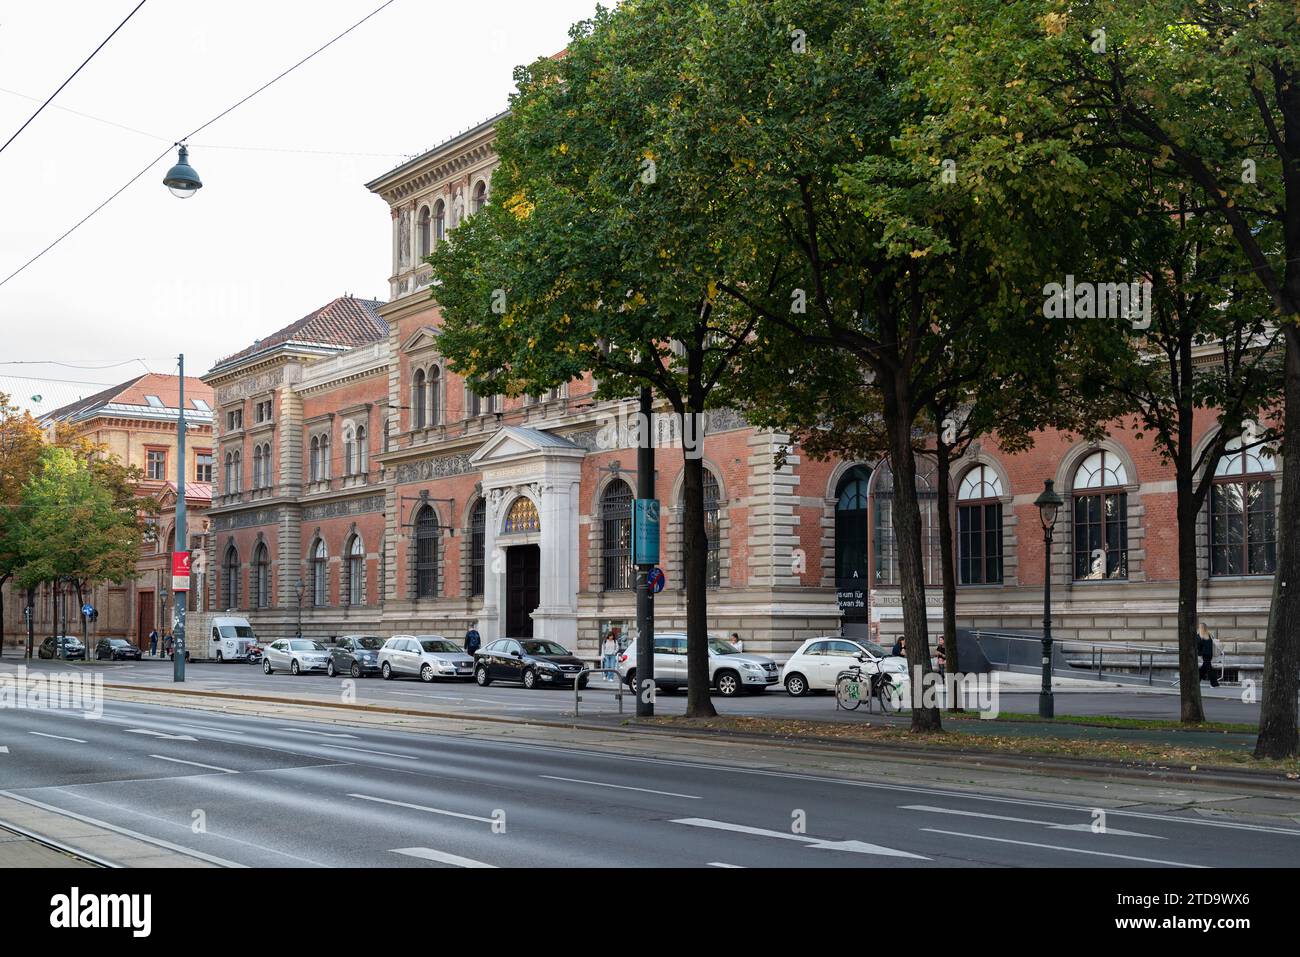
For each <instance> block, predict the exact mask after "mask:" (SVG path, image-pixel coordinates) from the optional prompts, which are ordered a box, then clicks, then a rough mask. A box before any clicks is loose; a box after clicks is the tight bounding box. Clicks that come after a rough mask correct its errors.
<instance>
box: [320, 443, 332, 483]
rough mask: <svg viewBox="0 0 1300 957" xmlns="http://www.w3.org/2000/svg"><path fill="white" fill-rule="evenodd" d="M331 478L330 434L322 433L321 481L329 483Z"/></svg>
mask: <svg viewBox="0 0 1300 957" xmlns="http://www.w3.org/2000/svg"><path fill="white" fill-rule="evenodd" d="M329 477H330V434H329V433H328V432H323V433H321V437H320V481H322V482H326V481H329Z"/></svg>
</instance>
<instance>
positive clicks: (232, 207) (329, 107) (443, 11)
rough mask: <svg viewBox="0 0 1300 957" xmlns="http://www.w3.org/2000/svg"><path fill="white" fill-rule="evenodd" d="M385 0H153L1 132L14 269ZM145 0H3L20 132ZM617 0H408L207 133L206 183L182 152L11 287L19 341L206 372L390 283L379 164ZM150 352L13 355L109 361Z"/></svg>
mask: <svg viewBox="0 0 1300 957" xmlns="http://www.w3.org/2000/svg"><path fill="white" fill-rule="evenodd" d="M380 2H382V0H222V2H220V3H196V2H193V0H147V2H146V3H145V5H144V7H143V8H141V10H140V11H139V12H138V13H137V14H136V15H135V16H134V17H133V18H132V19H131V21H130V22H129V23H127V25H126V26H125V27H123V28H122V29H121V30H120V31H119V32H118V34H117V35H116V36H115V37H113V39H112V40H111V41H109V43H108V45H107V46H105V47H104V49H103V50H101V51H100V52H99V54H98V55H97V56H96V57H95V58H94V59H93V60H91V62H90V64H89V65H88V66H87V67H86V68H85V69H84V70H82V72H81V73H80V74H79V75H78V76H77V78H76V79H74V80H73V81H72V82H71V83H70V84H69V85H68V86H67V87H66V88H65V89H64V90H63V92H62V93H60V94H59V96H58V97H57V98H56V99H55V100H54V102H53V103H52V104H51V105H50V106H49V107H47V108H46V109H45V111H44V112H43V113H41V115H40V116H39V117H37V118H36V120H35V121H34V122H33V123H32V124H31V125H30V126H29V127H28V128H27V129H26V130H25V131H24V132H23V134H22V135H21V136H19V137H18V139H16V140H15V141H14V142H13V143H12V144H11V145H10V146H9V147H8V149H6V150H5V151H4V152H3V153H0V279H3V278H4V277H5V276H7V275H8V274H9V273H11V272H12V271H13V270H14V269H16V268H17V267H18V266H20V265H21V264H22V263H23V262H25V261H26V260H27V259H29V258H30V257H31V256H32V255H34V254H35V253H37V252H38V251H39V250H40V249H41V248H42V247H44V246H45V245H46V244H47V243H49V242H50V241H51V240H53V239H54V238H55V237H57V236H58V235H59V234H60V233H62V232H63V231H64V230H65V229H67V228H68V227H69V226H71V225H72V224H73V223H75V222H76V221H77V220H78V219H80V218H81V217H82V216H84V215H85V214H86V213H88V212H89V211H90V210H91V209H93V208H94V207H95V206H96V205H98V204H99V203H100V202H102V201H103V200H104V199H105V198H106V197H108V196H109V195H110V194H111V193H112V192H113V191H114V190H115V189H117V188H118V187H119V186H121V185H122V184H123V183H124V182H126V180H128V179H129V178H130V177H131V176H132V175H134V174H135V173H136V172H137V171H138V170H139V169H140V168H141V167H143V166H144V165H145V163H147V162H148V161H149V159H150V158H151V157H153V156H156V155H157V154H158V153H160V152H161V151H162V150H163V148H164V147H166V146H167V144H168V143H169V142H172V141H175V140H176V139H178V138H179V137H181V136H183V135H185V134H187V133H188V132H189V131H190V130H192V129H194V128H196V127H197V126H199V125H200V124H202V123H204V122H206V121H207V120H208V119H210V118H211V117H212V116H214V115H215V114H216V113H218V112H220V111H221V110H223V109H225V108H226V107H228V106H230V105H231V104H232V103H234V102H235V101H237V100H238V99H240V98H241V97H243V96H245V95H246V94H247V93H249V92H251V91H252V90H253V89H255V88H256V87H258V86H260V85H261V84H262V83H264V82H266V81H267V80H269V79H270V78H271V77H273V76H275V75H276V74H278V73H280V72H281V71H282V70H284V69H285V68H286V67H288V66H290V65H291V64H292V63H294V62H296V61H297V60H299V59H301V58H302V57H303V56H306V55H307V54H308V53H310V52H311V51H312V50H314V49H316V48H317V47H318V46H320V45H321V44H322V43H324V42H325V41H327V40H328V39H330V38H331V37H333V36H335V35H336V34H338V33H340V32H341V31H342V30H344V29H345V28H346V27H348V26H349V25H351V24H352V23H354V22H355V21H357V20H359V19H360V18H361V17H363V16H364V15H365V14H367V13H369V12H370V11H371V10H373V9H374V8H376V7H378V6H379V4H380ZM135 3H136V0H77V2H63V0H40V2H35V0H0V143H3V142H4V141H5V140H6V139H8V138H9V136H10V134H12V133H13V131H14V130H16V129H17V128H18V127H19V126H20V125H21V124H22V122H23V121H24V120H25V119H26V118H27V117H28V116H30V115H31V113H32V111H33V110H35V108H36V107H37V106H38V105H39V102H40V101H41V100H44V99H45V97H47V96H48V95H49V94H50V93H51V92H53V90H54V89H55V88H57V87H58V85H59V84H60V83H61V82H63V80H64V79H65V78H66V77H67V76H68V74H70V73H71V72H72V71H73V70H74V69H75V68H76V67H77V65H78V64H79V63H80V62H81V61H82V60H83V59H85V57H86V56H87V54H89V53H90V51H91V50H93V49H94V48H95V46H96V45H97V44H98V43H99V42H100V41H101V40H102V39H103V38H104V37H105V36H107V35H108V33H109V32H110V31H111V30H112V29H113V27H114V26H115V25H117V23H118V22H119V21H120V20H121V19H122V18H123V17H124V16H126V14H127V13H128V12H129V11H130V10H131V8H132V7H133V6H134V5H135ZM595 6H596V3H595V0H475V2H473V3H451V2H443V0H395V2H394V3H393V4H392V5H391V6H389V7H388V8H387V9H385V10H384V11H383V12H381V13H379V14H378V15H376V16H375V17H374V18H372V19H371V20H369V21H367V22H366V23H365V24H363V25H362V26H360V27H358V28H357V29H356V30H355V31H353V32H352V33H351V34H349V35H348V36H346V37H344V38H343V39H342V40H340V41H339V42H338V43H336V44H335V45H334V46H332V47H330V48H329V49H328V50H326V51H324V52H323V53H321V54H320V55H319V56H317V57H316V58H314V59H313V60H311V61H310V62H308V63H307V64H305V65H303V66H302V67H300V68H299V69H298V70H296V71H295V72H294V73H292V74H290V75H289V76H287V77H285V78H284V79H283V80H281V81H280V82H279V83H277V84H275V85H274V86H272V87H271V88H270V89H268V90H266V91H265V92H263V93H261V94H259V95H258V96H256V97H254V98H253V99H252V100H250V101H249V102H248V103H246V104H245V105H243V106H242V107H240V108H239V109H238V110H236V111H234V112H233V113H231V114H230V115H229V116H227V117H226V118H224V119H222V120H220V121H219V122H217V123H216V124H214V125H213V126H211V127H209V128H208V129H207V130H205V131H204V132H203V133H201V134H200V135H198V136H196V137H195V138H194V139H192V140H191V141H190V162H191V164H192V165H193V166H194V167H195V169H197V170H198V173H199V175H200V177H201V178H202V180H203V184H204V186H203V189H202V190H200V191H199V193H198V194H197V195H196V196H194V197H193V198H191V199H188V200H178V199H175V198H173V197H172V196H171V194H170V193H169V192H168V191H167V189H166V188H165V187H164V186H163V185H162V182H161V180H162V176H163V174H164V173H165V172H166V170H167V168H168V167H169V166H170V165H171V163H172V162H174V160H173V159H172V158H171V157H168V158H166V159H164V160H163V161H161V162H159V163H158V165H157V166H156V167H155V168H153V169H151V170H150V171H149V172H148V173H146V174H145V175H144V176H143V177H141V179H140V180H138V181H137V182H136V183H135V184H134V185H133V186H131V187H130V188H129V189H128V190H127V191H126V192H124V193H123V194H122V195H121V196H119V197H118V198H117V199H115V200H114V201H113V202H112V203H110V204H109V205H108V206H107V207H105V208H104V209H103V210H102V211H101V212H100V213H99V214H98V215H96V216H95V217H94V218H92V219H91V220H90V221H89V222H87V223H86V224H85V225H84V226H82V227H81V228H80V229H78V230H77V231H76V232H75V233H73V234H72V235H71V236H69V237H68V238H67V239H65V240H64V241H63V242H62V243H61V244H60V245H59V246H57V247H55V248H54V249H53V250H52V251H50V252H49V253H47V254H46V255H45V256H44V258H42V259H41V260H39V261H38V262H36V263H35V264H33V265H32V266H30V267H28V269H27V270H26V271H25V272H24V273H23V274H22V275H20V276H18V277H17V278H15V279H13V280H12V281H10V282H9V283H8V284H6V285H4V286H0V363H4V362H12V361H14V360H23V361H31V360H58V361H60V362H64V363H69V364H72V365H90V366H96V365H98V366H104V365H106V364H108V363H112V362H117V361H122V360H129V359H135V358H143V359H145V360H146V362H147V364H148V367H149V368H150V369H151V370H152V371H155V372H166V371H171V370H173V369H174V363H173V362H170V361H169V360H168V358H167V357H169V356H174V355H175V354H177V353H179V352H184V353H185V355H186V371H187V372H189V373H191V374H202V373H203V372H206V371H207V369H208V368H210V367H211V365H212V364H213V362H215V361H216V360H217V359H219V358H221V357H222V356H225V355H228V354H229V353H232V352H235V351H237V350H239V349H241V348H243V347H244V346H246V345H248V344H249V343H251V342H252V341H253V340H254V339H256V338H258V337H260V336H263V335H265V334H267V333H269V332H272V331H274V330H275V329H278V328H280V327H281V326H284V325H287V324H288V323H290V322H292V321H294V320H295V319H298V318H300V317H301V316H303V315H305V314H307V313H308V312H310V311H312V310H313V309H315V308H317V307H318V306H321V305H323V304H324V303H326V302H328V301H330V300H331V299H333V298H334V297H336V296H339V295H342V294H343V293H345V292H350V293H352V294H354V295H359V296H368V297H375V298H379V299H387V298H388V282H387V280H388V276H389V271H390V268H391V263H390V249H391V246H390V237H391V226H390V220H389V214H388V208H387V206H386V205H385V204H384V202H383V201H382V200H381V199H379V198H378V197H377V196H374V195H372V194H371V193H370V192H369V191H367V190H366V189H365V187H364V185H363V184H364V183H365V182H366V181H367V180H370V179H372V178H374V177H376V176H378V175H379V174H381V173H383V172H385V171H387V170H389V169H391V168H392V167H393V166H395V165H397V164H398V163H400V162H402V161H403V160H404V159H405V158H407V157H409V156H412V155H415V154H418V153H421V152H423V151H424V150H426V149H428V148H429V147H431V146H434V145H436V144H437V143H439V142H441V141H442V140H444V139H447V138H448V137H451V136H454V135H455V134H457V133H459V132H461V131H462V130H464V129H467V128H468V127H470V126H473V125H475V124H476V123H478V122H479V121H481V120H483V119H485V118H486V117H489V116H491V115H493V114H495V113H497V112H499V111H500V110H502V109H504V108H505V106H506V98H507V96H508V94H509V93H510V91H511V89H512V88H513V84H512V79H511V75H512V71H513V69H514V67H515V65H516V64H519V63H525V62H529V61H531V60H533V59H535V58H536V57H538V56H543V55H549V54H553V53H555V52H556V51H558V50H560V49H562V48H563V47H564V45H565V43H566V41H567V37H568V29H569V26H570V24H571V23H573V22H575V21H577V20H581V19H584V18H585V17H588V16H590V15H591V13H592V12H593V11H594V9H595ZM14 94H21V96H19V95H14ZM24 97H32V98H35V101H33V100H32V99H25V98H24ZM60 107H61V108H62V109H60ZM69 110H75V111H77V112H78V113H83V114H89V115H91V116H94V117H96V118H99V119H100V120H107V121H109V123H105V122H99V121H97V120H96V119H88V118H86V117H85V116H80V115H76V114H75V113H72V112H68V111H69ZM111 124H117V125H116V126H115V125H111ZM120 127H130V128H131V129H132V130H134V131H141V132H132V131H128V130H125V129H122V128H120ZM142 134H149V135H142ZM218 147H221V148H218ZM233 147H240V148H239V149H235V148H233ZM294 151H301V152H294ZM311 151H324V152H311ZM334 153H342V154H371V155H327V154H334ZM136 371H143V370H142V369H141V367H140V366H139V365H126V366H121V367H117V368H111V369H98V370H94V369H92V370H87V369H68V368H65V367H58V366H23V365H5V364H0V375H31V376H43V375H48V376H51V377H55V378H62V379H83V380H88V381H95V382H108V383H112V382H117V381H122V380H124V379H127V378H129V377H130V376H131V375H133V374H134V373H135V372H136Z"/></svg>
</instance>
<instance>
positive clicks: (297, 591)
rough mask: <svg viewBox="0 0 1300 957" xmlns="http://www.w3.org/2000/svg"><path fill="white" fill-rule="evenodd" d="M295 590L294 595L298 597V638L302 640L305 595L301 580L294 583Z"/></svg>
mask: <svg viewBox="0 0 1300 957" xmlns="http://www.w3.org/2000/svg"><path fill="white" fill-rule="evenodd" d="M293 590H294V593H295V594H296V595H297V596H298V637H299V638H301V637H302V593H303V584H302V579H301V578H299V579H298V580H297V581H296V582H294V583H293Z"/></svg>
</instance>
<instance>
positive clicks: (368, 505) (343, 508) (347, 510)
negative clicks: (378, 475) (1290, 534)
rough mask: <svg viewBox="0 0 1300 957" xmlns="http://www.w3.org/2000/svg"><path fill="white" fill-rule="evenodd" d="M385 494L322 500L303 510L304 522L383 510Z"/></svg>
mask: <svg viewBox="0 0 1300 957" xmlns="http://www.w3.org/2000/svg"><path fill="white" fill-rule="evenodd" d="M383 510H384V496H383V495H371V496H368V497H366V498H351V499H344V500H343V501H339V502H320V503H318V504H316V505H308V506H307V507H306V508H304V509H303V510H302V520H303V521H304V522H318V521H320V520H321V519H326V518H342V517H344V516H347V515H365V514H367V513H368V512H382V511H383Z"/></svg>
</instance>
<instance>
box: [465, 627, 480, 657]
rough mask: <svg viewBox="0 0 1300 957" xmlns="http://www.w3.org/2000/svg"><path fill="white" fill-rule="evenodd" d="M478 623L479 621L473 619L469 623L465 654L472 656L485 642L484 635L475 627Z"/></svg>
mask: <svg viewBox="0 0 1300 957" xmlns="http://www.w3.org/2000/svg"><path fill="white" fill-rule="evenodd" d="M476 624H477V622H473V621H471V622H470V623H469V631H467V632H465V654H467V655H471V656H472V655H473V654H474V652H476V651H478V649H479V646H480V645H481V644H483V638H482V636H481V635H479V633H478V629H477V628H475V627H474V626H475V625H476Z"/></svg>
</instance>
